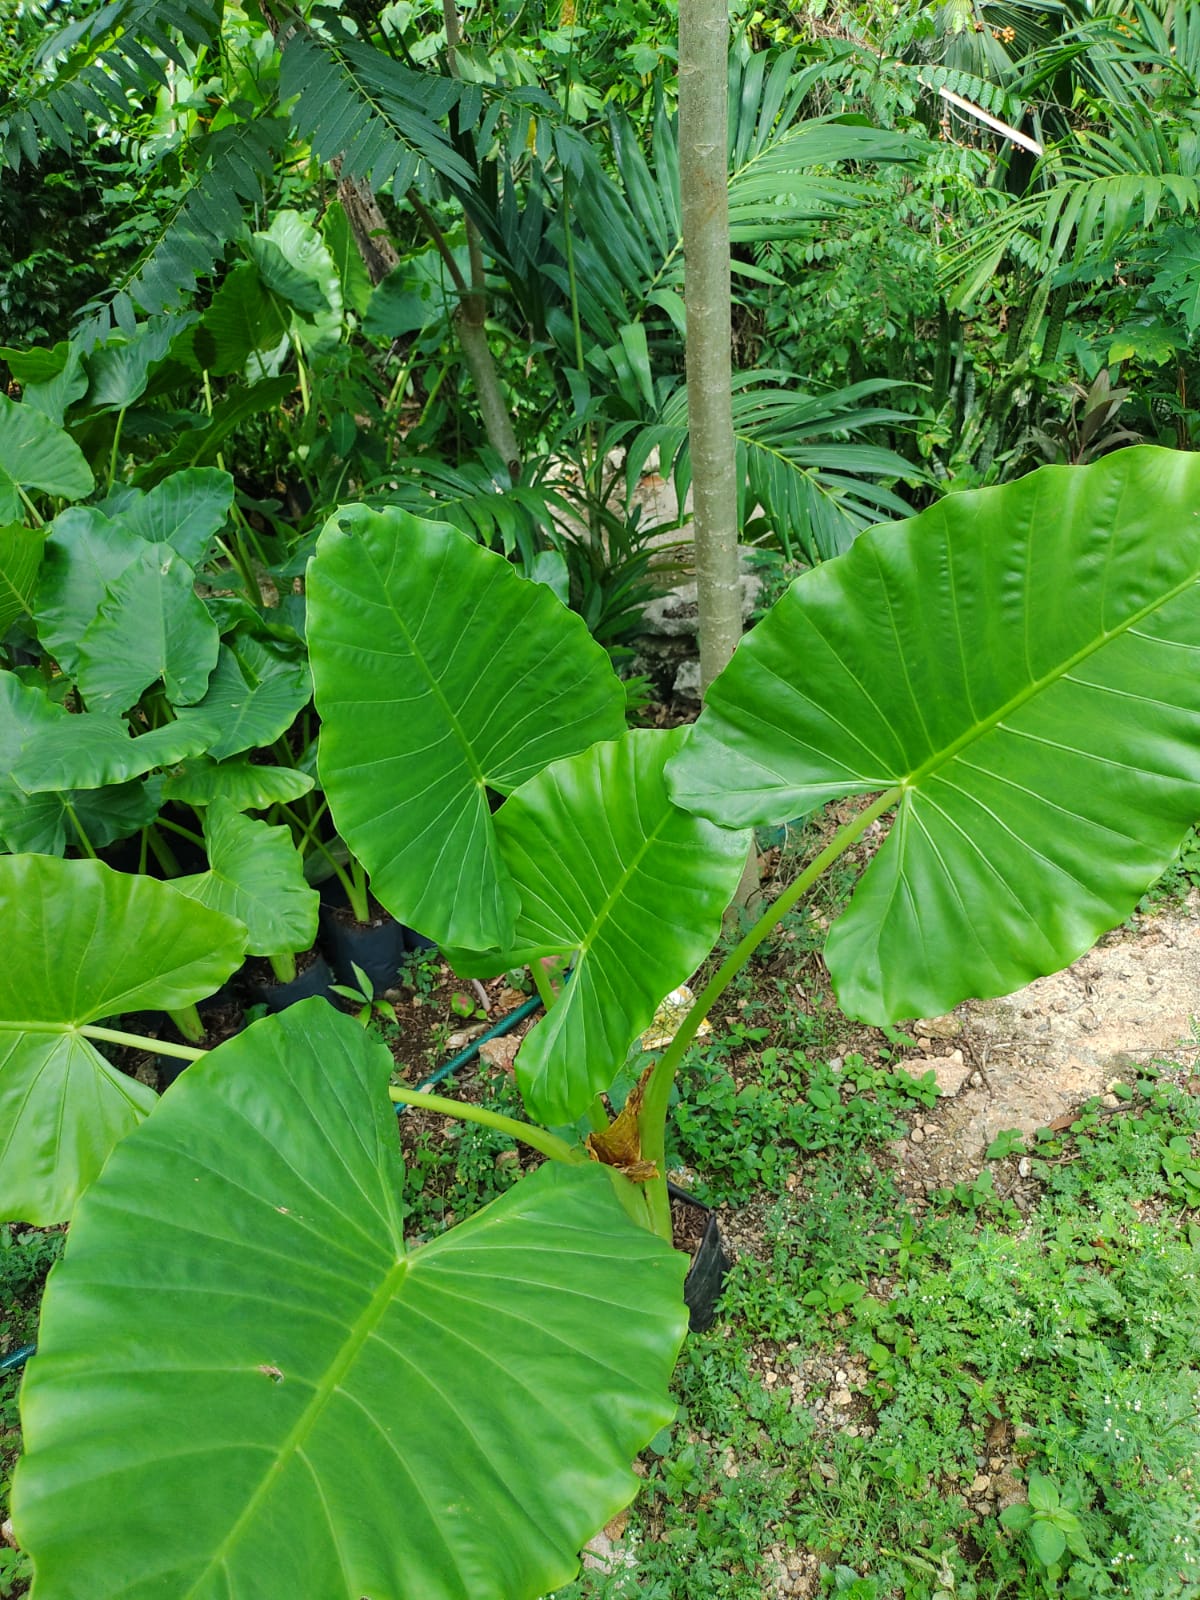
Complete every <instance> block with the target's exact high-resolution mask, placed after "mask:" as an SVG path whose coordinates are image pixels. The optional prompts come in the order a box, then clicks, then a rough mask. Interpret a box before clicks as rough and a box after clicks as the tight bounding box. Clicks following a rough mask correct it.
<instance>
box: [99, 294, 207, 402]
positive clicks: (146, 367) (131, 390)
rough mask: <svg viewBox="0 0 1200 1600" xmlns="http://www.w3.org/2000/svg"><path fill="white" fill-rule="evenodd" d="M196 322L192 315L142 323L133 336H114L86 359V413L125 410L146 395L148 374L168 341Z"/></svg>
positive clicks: (163, 357) (161, 357) (162, 358)
mask: <svg viewBox="0 0 1200 1600" xmlns="http://www.w3.org/2000/svg"><path fill="white" fill-rule="evenodd" d="M194 321H196V316H195V313H194V312H187V313H184V314H182V315H179V316H174V317H161V318H157V319H155V320H154V321H152V322H144V323H143V324H142V325H141V327H139V328H138V329H137V330H136V332H135V333H134V334H133V336H132V337H126V336H125V335H123V334H114V335H112V336H111V337H110V339H109V341H108V343H107V344H102V345H97V347H96V348H95V349H94V350H92V351H90V352H89V353H88V355H87V356H86V357H85V364H86V366H87V373H88V380H89V382H88V391H87V407H88V410H89V411H125V410H127V409H128V407H129V406H131V405H132V404H133V403H134V401H135V400H140V399H141V397H142V395H143V394H145V392H146V385H147V384H148V383H149V381H150V373H151V371H152V370H153V368H154V367H156V366H158V365H159V364H160V363H161V362H163V361H165V360H166V358H167V352H168V351H169V350H170V348H171V341H172V340H173V339H175V338H177V337H178V335H179V334H180V333H182V332H183V330H184V328H186V327H187V325H188V324H189V323H191V322H194Z"/></svg>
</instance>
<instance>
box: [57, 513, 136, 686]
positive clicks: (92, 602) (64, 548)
mask: <svg viewBox="0 0 1200 1600" xmlns="http://www.w3.org/2000/svg"><path fill="white" fill-rule="evenodd" d="M145 548H146V544H145V540H144V539H141V538H139V537H138V536H137V534H135V533H133V532H131V531H130V530H129V529H128V528H126V527H125V526H124V525H123V523H121V522H114V521H111V520H110V519H109V518H108V517H106V516H104V515H103V513H102V512H100V511H97V510H96V509H95V508H94V507H93V506H72V507H71V509H70V510H68V511H60V512H59V514H58V516H57V517H55V519H54V521H53V522H52V523H51V524H50V537H49V538H48V539H47V540H46V549H45V555H44V558H43V561H42V569H41V573H40V575H39V578H38V586H37V593H36V595H35V597H34V617H35V620H36V622H37V633H38V638H39V639H40V640H41V642H42V644H43V645H44V646H45V648H46V649H47V650H49V651H50V653H51V654H52V655H53V656H54V659H55V660H56V661H57V662H58V664H59V666H60V667H61V668H62V669H63V671H64V672H67V673H70V674H72V675H74V673H75V672H76V671H77V670H78V668H79V641H80V640H81V639H82V638H83V635H84V632H85V630H86V629H87V627H88V626H89V625H90V623H91V622H92V621H93V620H94V618H95V616H96V613H97V611H99V609H100V603H101V601H102V600H103V599H104V596H105V594H106V593H107V592H108V586H109V584H110V583H112V582H113V581H114V580H115V579H116V578H119V577H120V575H121V573H122V572H124V571H125V568H126V567H127V566H128V565H129V564H130V562H131V561H132V560H133V559H134V557H135V556H138V555H140V554H141V553H142V552H143V551H144V550H145Z"/></svg>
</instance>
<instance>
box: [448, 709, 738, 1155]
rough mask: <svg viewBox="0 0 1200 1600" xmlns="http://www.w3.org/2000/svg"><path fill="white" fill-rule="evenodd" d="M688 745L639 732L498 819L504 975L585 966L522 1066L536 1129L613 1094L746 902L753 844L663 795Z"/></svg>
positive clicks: (521, 793) (599, 749)
mask: <svg viewBox="0 0 1200 1600" xmlns="http://www.w3.org/2000/svg"><path fill="white" fill-rule="evenodd" d="M684 737H685V730H684V729H682V728H679V729H672V730H671V731H670V732H650V731H644V732H637V733H627V734H625V735H624V737H623V738H621V739H619V740H617V741H616V742H615V743H606V744H598V745H595V746H593V748H592V749H591V750H586V751H584V752H583V754H582V755H578V756H571V757H570V758H569V759H568V760H566V761H557V762H555V763H554V765H553V766H551V767H547V768H546V770H545V771H544V772H541V773H539V774H538V776H537V777H536V778H531V779H530V781H529V782H528V783H527V784H525V785H524V786H523V787H522V788H520V789H519V790H518V791H517V793H516V794H514V795H513V796H512V798H511V799H510V800H508V801H507V802H506V804H505V805H503V806H502V807H501V808H500V810H499V812H498V813H497V815H496V832H497V835H498V837H499V840H500V851H501V854H502V856H503V857H504V860H505V863H506V864H507V866H508V869H509V871H510V872H511V873H512V876H513V880H514V882H515V883H516V885H517V888H518V890H519V892H520V896H521V911H520V915H519V916H518V918H517V932H516V948H515V950H514V951H513V952H512V954H511V955H509V956H507V957H506V958H505V960H506V962H507V963H508V964H509V965H512V966H518V965H523V964H524V963H525V962H529V961H535V960H537V959H538V958H539V957H541V956H552V955H565V954H568V953H570V952H576V954H575V964H574V972H573V974H572V976H571V981H570V982H569V983H568V984H566V985H565V986H564V988H563V990H562V993H561V994H560V996H559V998H558V1000H557V1001H556V1002H555V1004H554V1006H553V1007H552V1009H551V1010H550V1011H549V1013H548V1014H547V1015H546V1017H545V1018H544V1020H543V1021H542V1022H540V1023H539V1024H538V1026H537V1027H536V1028H534V1029H533V1031H532V1032H531V1033H529V1034H527V1035H526V1037H525V1040H524V1042H523V1043H522V1045H521V1048H520V1050H519V1051H518V1052H517V1059H516V1069H517V1082H518V1083H519V1085H520V1088H521V1094H522V1096H523V1097H524V1100H525V1104H526V1106H527V1107H528V1109H529V1113H530V1115H531V1116H533V1117H535V1118H536V1119H537V1120H538V1121H539V1122H548V1123H552V1124H558V1123H568V1122H574V1121H575V1120H576V1118H577V1117H579V1116H581V1115H582V1114H583V1113H584V1112H585V1111H586V1110H587V1107H588V1105H589V1104H590V1102H591V1101H592V1099H593V1098H594V1097H595V1096H596V1095H597V1094H599V1093H601V1092H602V1091H603V1090H605V1089H607V1088H608V1087H609V1085H610V1084H611V1083H612V1081H613V1079H614V1078H615V1077H616V1075H617V1073H618V1071H619V1070H620V1068H621V1066H622V1065H623V1064H624V1061H625V1056H626V1052H627V1051H628V1049H629V1046H630V1045H631V1044H632V1043H633V1041H634V1039H635V1038H636V1037H637V1036H638V1034H639V1033H641V1031H642V1030H643V1028H645V1027H647V1026H648V1025H649V1024H650V1022H652V1021H653V1019H654V1013H655V1009H656V1007H657V1006H658V1004H659V1002H660V1001H661V1000H662V998H663V996H664V995H665V994H668V993H669V992H670V991H671V990H672V989H674V988H675V987H676V986H677V985H678V984H680V983H683V982H684V981H685V980H686V979H688V978H690V977H691V975H692V973H693V972H694V971H695V969H696V967H698V966H699V964H700V963H701V961H703V960H704V958H705V956H707V954H708V952H709V951H710V950H711V949H712V946H713V945H714V943H715V942H716V939H717V936H718V935H719V933H720V931H721V917H722V914H723V913H724V911H725V908H726V907H727V906H728V905H729V902H730V901H731V900H732V899H733V895H734V891H735V890H736V889H737V886H738V880H739V879H740V877H741V875H742V870H743V868H744V867H745V864H746V853H747V851H748V849H749V847H750V836H749V834H748V833H747V832H744V831H738V832H729V831H727V830H726V829H724V828H717V827H714V826H713V825H712V823H710V822H705V821H704V819H703V818H701V817H697V816H694V815H692V814H691V813H689V812H686V811H681V810H680V809H679V807H678V806H675V805H673V804H672V803H671V800H670V799H669V797H668V795H667V789H666V783H665V781H664V778H663V766H664V764H665V762H666V761H667V759H668V757H669V756H671V755H673V754H674V753H675V752H676V751H678V750H679V748H680V747H681V745H682V743H683V739H684ZM459 965H460V966H461V967H462V969H463V970H464V975H468V976H469V975H470V970H471V968H470V965H468V964H467V963H459ZM491 965H492V968H493V970H494V967H495V962H494V960H493V962H492V964H491Z"/></svg>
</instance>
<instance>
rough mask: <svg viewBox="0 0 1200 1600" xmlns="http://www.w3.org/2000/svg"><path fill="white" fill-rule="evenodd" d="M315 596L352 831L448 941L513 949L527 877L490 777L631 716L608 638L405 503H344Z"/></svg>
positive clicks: (328, 726) (319, 568) (331, 743)
mask: <svg viewBox="0 0 1200 1600" xmlns="http://www.w3.org/2000/svg"><path fill="white" fill-rule="evenodd" d="M308 610H309V638H310V648H311V650H312V669H313V684H314V690H315V697H316V704H317V709H318V711H319V712H320V714H321V745H320V756H319V765H320V773H321V781H322V784H323V785H324V788H325V792H326V794H327V795H328V797H329V805H330V809H331V810H332V812H333V816H334V820H335V822H336V823H337V826H338V831H339V832H340V833H341V835H342V837H343V838H344V839H345V841H346V843H347V844H348V845H349V846H350V848H351V850H353V851H354V853H355V855H356V856H357V857H358V858H359V860H360V861H361V862H362V863H363V865H364V866H365V867H366V868H367V871H368V872H369V873H370V875H371V883H372V888H373V889H374V892H375V894H376V895H377V896H378V897H379V899H380V900H381V901H382V903H383V904H384V905H386V906H387V908H388V910H389V911H391V912H392V914H393V915H394V916H396V917H398V918H399V919H400V920H401V921H402V922H405V923H407V924H408V925H409V926H410V927H414V928H420V929H422V931H424V932H426V933H428V935H429V936H430V938H432V939H435V940H436V941H437V942H438V943H439V944H452V945H457V946H459V947H461V948H463V949H471V950H488V949H507V948H508V947H509V946H510V945H511V944H512V941H513V929H514V927H515V921H516V913H517V892H516V889H515V887H514V885H513V883H512V880H511V878H510V876H509V873H508V870H507V868H506V867H505V865H504V863H503V861H502V859H501V858H500V855H499V853H498V851H497V848H496V840H495V832H494V829H493V826H492V820H491V813H490V807H489V804H488V791H489V789H490V790H494V791H496V792H497V793H499V794H508V793H510V792H511V791H512V790H513V789H515V788H516V787H517V786H518V785H519V784H521V783H523V782H524V781H525V780H526V779H527V778H529V777H532V776H533V774H534V773H535V772H539V771H541V769H542V768H543V767H545V766H547V765H548V764H549V763H550V762H551V761H555V760H558V759H559V758H561V757H563V756H568V755H574V754H575V753H576V752H577V751H580V750H585V749H587V748H588V746H589V745H591V744H593V743H594V742H595V741H596V740H597V739H615V738H616V737H617V736H618V735H619V734H620V733H621V732H622V731H623V729H624V725H625V716H624V707H625V694H624V690H623V688H622V686H621V683H620V681H619V680H618V678H617V677H616V674H615V673H614V672H613V670H612V667H611V665H610V664H609V660H608V657H607V655H606V654H605V652H604V651H603V650H602V649H601V647H600V646H599V645H598V644H596V643H595V641H594V640H593V639H592V638H591V637H590V636H589V635H588V632H587V629H586V628H585V626H584V624H583V622H582V621H581V620H580V618H579V617H577V616H575V615H573V614H572V613H571V612H569V611H567V610H566V609H565V608H564V607H563V606H562V605H561V604H560V603H559V602H558V601H557V600H556V599H555V598H554V596H553V595H552V594H551V593H550V591H549V589H547V588H546V587H545V585H544V584H540V583H536V584H535V583H527V582H526V581H525V580H523V579H522V578H520V577H518V576H517V574H516V572H515V571H514V570H513V568H512V567H511V566H510V565H509V563H508V562H507V561H505V560H504V559H503V557H501V556H498V555H495V554H493V553H492V552H491V551H489V550H484V549H482V548H481V547H480V546H479V545H477V544H475V543H474V542H473V541H472V540H471V539H469V538H468V537H467V536H466V535H465V534H462V533H459V532H458V530H457V529H455V528H450V527H447V526H445V525H443V524H439V523H433V522H423V521H421V520H419V519H418V518H416V517H413V516H410V515H409V514H408V513H407V512H404V511H400V510H396V509H391V510H387V511H384V512H382V513H376V512H373V511H369V510H368V509H366V508H365V507H354V508H351V509H347V510H344V511H339V512H336V513H335V514H334V516H332V517H331V518H330V520H329V521H328V522H327V523H326V525H325V527H324V529H323V530H322V533H321V537H320V540H319V542H318V545H317V554H316V556H314V558H313V560H312V562H311V563H310V566H309V577H308Z"/></svg>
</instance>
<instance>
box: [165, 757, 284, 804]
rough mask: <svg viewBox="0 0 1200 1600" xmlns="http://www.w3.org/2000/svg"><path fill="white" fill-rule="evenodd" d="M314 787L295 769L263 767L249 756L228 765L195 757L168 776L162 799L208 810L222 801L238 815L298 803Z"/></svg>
mask: <svg viewBox="0 0 1200 1600" xmlns="http://www.w3.org/2000/svg"><path fill="white" fill-rule="evenodd" d="M312 787H313V780H312V778H310V777H309V776H308V774H307V773H306V772H297V771H296V769H295V768H294V767H264V766H260V765H259V764H258V763H257V762H254V761H251V760H250V758H249V757H248V756H232V757H231V758H230V759H229V760H228V761H213V760H212V759H211V757H209V756H193V757H192V758H191V759H190V760H188V761H185V762H184V763H183V764H182V765H181V766H179V767H177V768H176V769H175V771H174V772H171V773H168V775H167V778H166V781H165V783H164V784H163V798H164V799H165V800H179V801H182V802H183V804H184V805H188V806H207V805H211V804H212V803H213V801H214V800H217V799H222V800H228V801H229V803H230V804H231V805H232V806H234V807H235V808H236V809H237V810H238V811H265V810H266V808H267V807H268V806H273V805H278V804H279V803H280V802H285V803H286V802H287V801H289V800H298V799H299V798H300V796H301V795H304V794H307V793H308V792H309V790H310V789H311V788H312Z"/></svg>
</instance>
